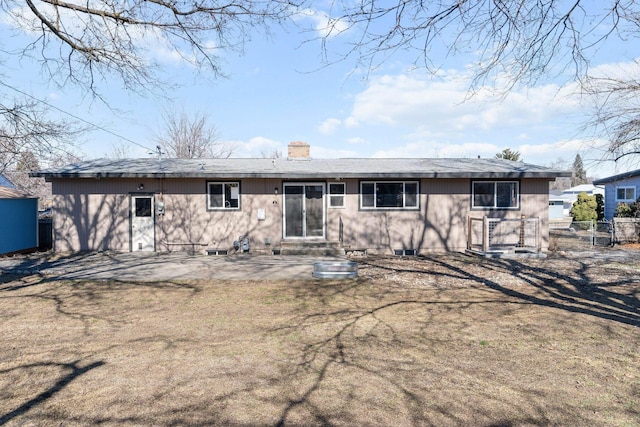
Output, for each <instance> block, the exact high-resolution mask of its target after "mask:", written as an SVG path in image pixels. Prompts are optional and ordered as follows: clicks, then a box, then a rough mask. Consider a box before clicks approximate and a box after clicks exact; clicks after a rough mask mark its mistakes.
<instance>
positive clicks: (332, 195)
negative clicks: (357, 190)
mask: <svg viewBox="0 0 640 427" xmlns="http://www.w3.org/2000/svg"><path fill="white" fill-rule="evenodd" d="M344 194H345V185H344V183H342V182H330V183H329V207H330V208H344Z"/></svg>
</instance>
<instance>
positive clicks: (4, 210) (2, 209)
mask: <svg viewBox="0 0 640 427" xmlns="http://www.w3.org/2000/svg"><path fill="white" fill-rule="evenodd" d="M37 247H38V198H37V197H29V196H28V195H26V194H24V193H22V192H21V191H18V190H17V189H16V187H15V185H13V183H11V181H9V180H8V179H7V178H6V177H5V176H3V175H1V174H0V255H5V254H9V253H14V252H24V251H29V250H34V249H36V248H37Z"/></svg>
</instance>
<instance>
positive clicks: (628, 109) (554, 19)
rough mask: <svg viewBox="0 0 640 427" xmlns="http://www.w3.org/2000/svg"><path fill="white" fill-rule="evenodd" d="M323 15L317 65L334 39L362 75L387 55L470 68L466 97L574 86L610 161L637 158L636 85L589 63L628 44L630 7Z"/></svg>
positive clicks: (632, 30) (390, 6)
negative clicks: (610, 46) (348, 41)
mask: <svg viewBox="0 0 640 427" xmlns="http://www.w3.org/2000/svg"><path fill="white" fill-rule="evenodd" d="M345 5H346V6H345ZM333 6H334V10H339V12H336V18H334V19H332V20H331V21H330V22H329V25H328V28H327V31H326V36H325V37H323V40H322V41H323V46H324V49H325V50H324V51H325V54H326V55H327V57H330V52H331V51H330V46H331V43H332V41H333V40H339V38H337V37H333V36H335V35H336V34H337V33H340V34H342V35H345V36H348V35H349V34H356V39H355V40H354V42H353V47H352V49H351V50H350V51H348V52H347V54H346V56H355V57H356V58H357V59H358V62H359V65H363V66H364V68H365V69H372V68H375V67H377V66H378V65H380V64H381V63H383V62H384V61H386V60H387V59H388V58H389V57H390V56H391V55H393V54H394V53H395V52H397V51H403V52H407V51H409V52H411V51H413V52H414V53H415V64H416V65H417V66H420V67H425V68H427V69H428V70H430V71H432V72H434V73H435V72H437V71H439V69H440V67H441V66H443V65H444V61H445V60H446V58H449V57H452V56H455V55H458V54H462V55H465V56H466V57H467V58H472V64H471V65H472V66H471V67H469V70H470V72H471V73H472V82H471V85H470V89H471V91H470V93H471V94H472V93H473V92H474V90H476V89H479V88H480V87H481V86H483V85H485V84H487V83H489V85H488V86H491V87H493V88H494V89H495V90H496V91H498V93H501V94H503V95H504V94H506V93H508V92H509V91H510V90H512V89H513V88H514V87H515V86H518V85H521V84H524V85H531V84H535V83H538V82H540V81H541V80H545V79H550V78H556V77H560V76H564V78H567V79H571V80H574V81H577V82H579V84H580V87H581V88H582V89H583V90H584V92H583V93H584V94H585V95H592V96H596V95H597V97H596V98H595V100H596V103H595V111H596V118H595V120H594V121H593V122H592V123H590V124H591V125H593V124H595V126H594V129H595V130H596V136H597V135H598V133H600V135H602V134H604V136H605V137H607V138H610V139H611V141H612V143H611V146H610V147H609V152H610V153H611V154H613V157H615V158H620V156H625V155H628V154H639V153H640V114H639V113H640V107H639V105H638V101H637V99H639V98H640V97H639V96H638V95H639V92H638V89H639V88H640V80H639V79H637V78H634V77H633V76H629V75H625V74H624V73H620V76H618V77H612V76H607V77H605V78H602V77H597V78H594V76H593V75H591V71H592V70H593V68H592V67H591V65H592V64H591V62H590V58H593V57H594V56H595V54H596V53H597V52H598V50H603V49H606V48H607V47H606V46H607V43H608V42H610V41H611V40H615V41H618V42H621V43H624V44H625V45H627V46H629V45H631V44H632V43H638V39H639V38H640V31H639V28H640V2H636V1H619V0H603V1H599V2H592V1H586V0H548V1H505V0H499V1H498V0H462V1H461V0H433V1H428V2H425V1H421V0H392V1H378V0H356V1H355V3H352V4H347V3H346V2H337V1H336V2H334V3H333ZM443 48H444V50H445V54H444V55H443V54H442V52H441V50H442V49H443ZM339 59H344V55H342V54H339V55H338V60H339ZM620 60H622V58H620ZM636 66H638V67H640V63H638V61H636ZM636 76H637V73H636Z"/></svg>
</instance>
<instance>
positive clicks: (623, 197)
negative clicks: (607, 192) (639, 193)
mask: <svg viewBox="0 0 640 427" xmlns="http://www.w3.org/2000/svg"><path fill="white" fill-rule="evenodd" d="M635 201H636V187H631V186H626V187H616V202H635Z"/></svg>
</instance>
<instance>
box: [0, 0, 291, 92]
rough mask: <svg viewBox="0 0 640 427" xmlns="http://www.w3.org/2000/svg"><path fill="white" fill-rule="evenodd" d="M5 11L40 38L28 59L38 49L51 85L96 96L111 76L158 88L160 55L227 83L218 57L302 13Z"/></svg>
mask: <svg viewBox="0 0 640 427" xmlns="http://www.w3.org/2000/svg"><path fill="white" fill-rule="evenodd" d="M0 9H2V10H3V11H4V12H5V13H6V14H7V15H8V16H9V17H10V18H12V19H13V22H15V23H17V24H18V25H20V26H21V27H22V28H23V29H25V30H27V31H30V32H32V33H33V34H35V35H36V39H35V40H34V42H33V43H32V44H31V45H29V46H27V47H26V48H25V50H24V51H23V54H27V53H28V52H30V51H34V49H38V50H39V53H38V55H40V56H41V59H42V64H43V67H44V68H45V70H46V71H47V72H48V74H49V75H50V76H51V78H52V79H54V80H55V81H56V82H58V83H59V84H60V85H64V84H65V83H67V82H72V83H75V84H79V85H81V86H83V87H87V88H89V89H90V91H92V92H94V93H96V94H97V84H96V83H97V81H98V79H104V78H105V77H106V76H108V75H111V74H114V75H116V76H118V78H119V79H120V80H121V82H122V83H123V84H124V85H125V87H127V88H128V89H130V90H136V91H146V90H149V89H153V88H154V87H157V85H158V84H159V83H160V82H161V79H160V78H158V74H157V72H156V70H157V68H158V67H157V62H158V60H157V59H154V52H153V51H154V49H157V50H165V51H166V52H171V53H172V54H178V55H179V56H181V57H182V59H184V60H186V61H188V62H189V63H191V64H192V65H193V66H194V67H198V68H200V67H202V68H205V69H208V70H209V71H210V72H212V73H213V76H214V77H215V76H220V75H221V70H220V67H219V58H218V56H217V54H216V53H217V52H219V51H220V50H223V49H242V46H243V44H244V42H245V41H246V40H247V39H249V38H251V36H252V34H253V33H255V31H256V29H258V28H262V29H263V30H265V31H268V29H269V26H270V25H275V24H280V23H283V22H285V21H286V20H287V19H289V18H290V17H291V16H292V15H294V14H295V13H296V10H297V9H296V5H295V4H294V3H293V1H286V0H282V1H259V0H231V1H230V2H228V3H220V2H218V1H216V0H202V1H198V2H192V1H187V0H177V1H164V0H133V1H131V2H119V1H116V2H114V1H110V0H96V1H91V2H82V1H80V0H77V1H63V0H26V8H25V7H20V4H19V3H17V2H15V1H12V0H0ZM165 83H166V82H165Z"/></svg>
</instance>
